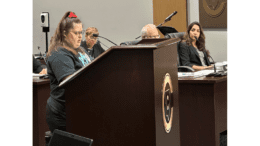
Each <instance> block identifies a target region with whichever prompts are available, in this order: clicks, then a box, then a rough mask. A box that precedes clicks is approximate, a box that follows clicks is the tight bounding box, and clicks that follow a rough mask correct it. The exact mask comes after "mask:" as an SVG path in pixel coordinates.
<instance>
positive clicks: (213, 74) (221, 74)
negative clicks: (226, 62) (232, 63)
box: [206, 71, 227, 77]
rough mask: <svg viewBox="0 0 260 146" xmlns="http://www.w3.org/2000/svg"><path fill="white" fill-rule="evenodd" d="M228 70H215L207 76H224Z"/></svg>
mask: <svg viewBox="0 0 260 146" xmlns="http://www.w3.org/2000/svg"><path fill="white" fill-rule="evenodd" d="M226 75H227V72H224V71H221V72H214V73H210V74H208V75H206V77H223V76H226Z"/></svg>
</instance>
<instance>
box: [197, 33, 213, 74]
mask: <svg viewBox="0 0 260 146" xmlns="http://www.w3.org/2000/svg"><path fill="white" fill-rule="evenodd" d="M194 38H195V39H196V41H197V42H198V41H199V39H198V38H197V37H196V36H194ZM204 51H206V50H204ZM205 53H206V52H205ZM206 54H207V53H206ZM208 56H209V57H210V58H211V59H212V60H213V63H214V73H216V66H215V61H214V59H213V58H212V57H211V56H210V55H208Z"/></svg>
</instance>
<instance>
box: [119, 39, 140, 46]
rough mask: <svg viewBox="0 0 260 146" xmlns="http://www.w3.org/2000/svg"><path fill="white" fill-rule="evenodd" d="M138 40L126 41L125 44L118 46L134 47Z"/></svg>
mask: <svg viewBox="0 0 260 146" xmlns="http://www.w3.org/2000/svg"><path fill="white" fill-rule="evenodd" d="M139 41H140V40H134V41H127V42H122V43H121V44H120V46H124V45H126V46H127V45H136V44H137V43H138V42H139Z"/></svg>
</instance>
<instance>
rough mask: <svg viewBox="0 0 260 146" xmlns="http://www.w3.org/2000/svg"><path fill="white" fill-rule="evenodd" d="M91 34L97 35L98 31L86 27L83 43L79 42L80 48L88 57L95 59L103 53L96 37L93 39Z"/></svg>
mask: <svg viewBox="0 0 260 146" xmlns="http://www.w3.org/2000/svg"><path fill="white" fill-rule="evenodd" d="M93 34H97V35H99V32H98V29H97V28H95V27H88V28H87V29H86V31H85V39H86V40H85V41H82V42H81V45H80V46H81V47H83V48H84V49H85V50H86V51H87V52H88V53H89V55H90V56H92V57H93V58H97V57H98V56H99V55H100V54H102V53H103V52H105V50H104V49H103V48H102V47H101V45H100V42H99V41H98V40H97V39H98V38H97V37H94V36H93Z"/></svg>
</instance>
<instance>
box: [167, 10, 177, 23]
mask: <svg viewBox="0 0 260 146" xmlns="http://www.w3.org/2000/svg"><path fill="white" fill-rule="evenodd" d="M176 14H177V11H174V12H173V13H172V14H171V15H170V16H168V17H167V18H166V19H165V20H164V22H167V21H170V20H171V19H172V16H174V15H176Z"/></svg>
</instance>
